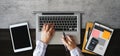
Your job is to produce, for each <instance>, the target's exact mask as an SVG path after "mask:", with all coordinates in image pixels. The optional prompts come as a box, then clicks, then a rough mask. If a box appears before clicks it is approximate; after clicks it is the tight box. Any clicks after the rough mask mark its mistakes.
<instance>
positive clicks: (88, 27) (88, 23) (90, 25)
mask: <svg viewBox="0 0 120 56" xmlns="http://www.w3.org/2000/svg"><path fill="white" fill-rule="evenodd" d="M92 28H93V23H92V22H87V23H86V30H85V35H84V40H83V45H82V52H84V53H89V54H94V53H93V52H90V51H88V50H86V49H85V46H86V44H87V42H88V40H89V35H90V32H91V31H92Z"/></svg>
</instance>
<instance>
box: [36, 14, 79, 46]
mask: <svg viewBox="0 0 120 56" xmlns="http://www.w3.org/2000/svg"><path fill="white" fill-rule="evenodd" d="M44 23H54V24H55V31H56V32H55V35H54V36H53V38H52V40H51V41H50V44H62V43H61V41H60V38H61V35H62V34H63V33H62V32H63V30H64V32H65V33H66V34H70V35H73V36H74V39H75V40H76V43H77V44H80V32H81V27H80V26H81V18H80V13H79V12H41V13H38V14H36V40H39V39H40V38H41V37H40V34H41V28H42V25H43V24H44Z"/></svg>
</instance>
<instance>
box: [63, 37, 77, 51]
mask: <svg viewBox="0 0 120 56" xmlns="http://www.w3.org/2000/svg"><path fill="white" fill-rule="evenodd" d="M62 42H63V44H64V45H65V46H66V47H67V48H68V50H69V51H70V50H73V49H74V48H76V47H77V46H76V43H75V41H74V39H73V37H72V36H70V35H66V37H64V36H62Z"/></svg>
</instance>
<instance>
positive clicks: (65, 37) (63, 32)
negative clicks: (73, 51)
mask: <svg viewBox="0 0 120 56" xmlns="http://www.w3.org/2000/svg"><path fill="white" fill-rule="evenodd" d="M63 36H64V39H65V40H66V35H65V32H63ZM64 46H65V45H64ZM65 49H66V51H68V50H67V47H66V46H65Z"/></svg>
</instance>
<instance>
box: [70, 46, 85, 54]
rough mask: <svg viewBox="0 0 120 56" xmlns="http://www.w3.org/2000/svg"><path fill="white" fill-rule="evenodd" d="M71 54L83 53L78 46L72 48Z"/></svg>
mask: <svg viewBox="0 0 120 56" xmlns="http://www.w3.org/2000/svg"><path fill="white" fill-rule="evenodd" d="M70 54H71V56H83V54H82V53H81V50H80V49H79V48H78V47H76V48H74V49H73V50H71V51H70Z"/></svg>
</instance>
